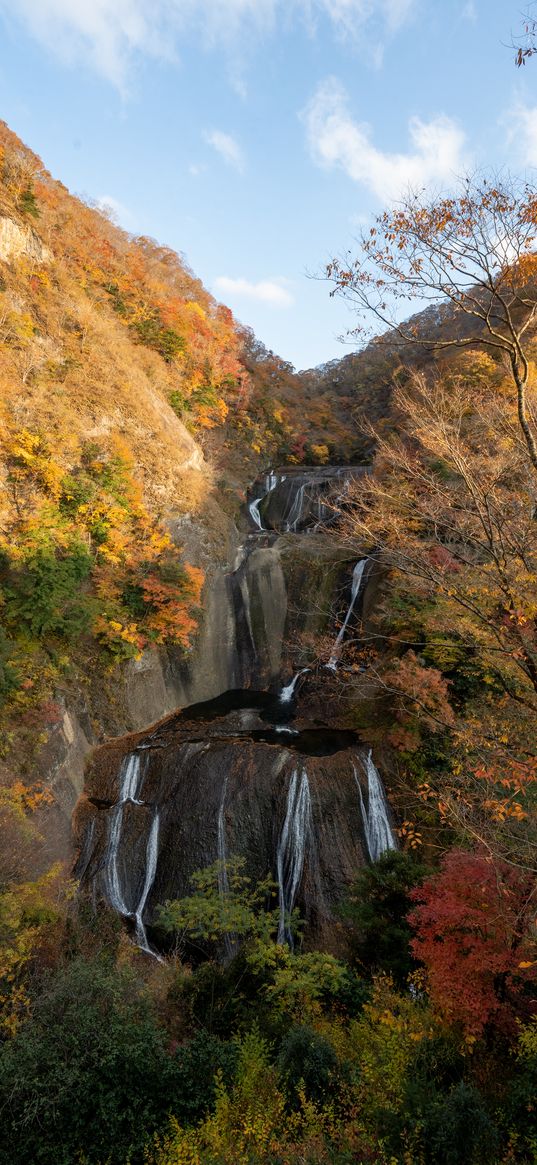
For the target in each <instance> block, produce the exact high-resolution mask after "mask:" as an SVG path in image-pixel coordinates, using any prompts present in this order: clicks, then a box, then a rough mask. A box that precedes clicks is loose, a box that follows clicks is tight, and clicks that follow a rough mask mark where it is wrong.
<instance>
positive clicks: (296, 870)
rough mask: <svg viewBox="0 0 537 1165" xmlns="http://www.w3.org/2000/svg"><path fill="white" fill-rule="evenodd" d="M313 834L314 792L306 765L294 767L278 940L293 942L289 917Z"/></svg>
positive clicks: (279, 861) (282, 847) (281, 846)
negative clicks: (300, 768) (312, 796)
mask: <svg viewBox="0 0 537 1165" xmlns="http://www.w3.org/2000/svg"><path fill="white" fill-rule="evenodd" d="M312 835H313V822H312V813H311V795H310V787H309V781H308V774H307V772H306V770H305V769H302V772H301V773H300V777H299V773H298V769H294V770H293V772H292V774H291V779H290V781H289V789H288V792H287V808H286V814H285V821H284V823H283V829H282V832H281V834H280V839H279V842H278V850H277V855H276V871H277V877H278V905H279V908H280V918H279V923H278V942H279V943H284V942H286V943H288V945H289V946H290V947H292V946H293V935H292V933H291V929H290V927H289V917H290V915H291V912H292V910H293V906H294V904H295V899H296V895H297V892H298V889H299V886H300V882H301V880H302V874H303V871H304V859H305V856H306V849H307V846H308V844H309V843H310V841H311V839H312Z"/></svg>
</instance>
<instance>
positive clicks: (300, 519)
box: [76, 469, 395, 950]
mask: <svg viewBox="0 0 537 1165" xmlns="http://www.w3.org/2000/svg"><path fill="white" fill-rule="evenodd" d="M283 476H285V475H283ZM283 476H282V475H281V474H280V475H279V477H278V475H269V477H268V479H267V481H266V482H265V483H264V486H263V488H264V497H263V498H261V495H258V498H259V500H258V501H254V502H250V505H249V510H250V516H251V517H252V520H253V522H254V524H256V528H257V531H258V533H256V534H250V535H249V537H248V539H247V541H246V542H245V544H244V546H243V547H241V548H240V550H239V552H238V554H237V559H236V562H235V564H234V569H233V570H232V571H230V572H228V573H222V574H221V575H220V576H218V578H217V579H216V583H215V587H214V588H213V591H212V594H211V597H210V602H209V607H208V611H207V613H206V618H205V623H204V629H203V631H202V635H201V637H200V642H199V643H198V645H197V648H196V649H195V651H194V652H193V653H192V657H191V659H190V660H189V661H188V662H186V663H185V664H184V665H183V669H182V673H181V669H179V670H178V671H176V674H175V676H174V683H175V685H176V690H177V691H179V690H180V689H181V686H182V691H183V694H184V697H185V698H184V703H188V702H189V701H188V694H189V693H192V692H194V691H198V692H199V691H200V690H201V692H202V693H203V695H204V696H213V697H214V698H212V699H205V700H203V701H202V702H199V701H198V702H197V703H195V704H189V706H188V707H185V708H184V709H183V711H182V712H177V713H175V714H173V715H171V716H169V717H168V718H167V719H166V720H164V721H161V722H160V723H157V724H156V725H155V726H154V727H153V728H151V729H148V730H146V731H145V732H142V733H138V734H131V735H130V736H125V737H122V738H120V739H118V740H115V741H111V742H110V743H109V744H106V745H104V746H103V747H102V748H100V749H99V750H98V751H97V752H96V753H95V754H94V756H93V759H92V762H91V765H90V767H89V770H88V772H87V777H86V783H85V792H84V796H83V797H82V798H81V800H80V802H79V805H78V808H77V812H76V831H77V840H78V844H79V861H78V866H77V875H78V877H79V878H80V879H81V884H82V887H83V889H84V890H87V891H91V893H92V895H93V899H94V902H95V903H96V904H97V903H99V902H103V903H108V904H109V905H111V906H112V907H113V908H114V909H115V910H116V911H117V912H118V913H119V914H121V915H122V916H123V917H125V918H126V919H129V920H130V925H131V926H132V928H133V929H134V931H135V935H136V940H137V942H138V944H139V945H140V946H141V947H142V949H146V950H147V949H150V948H149V945H148V939H147V934H146V929H145V928H146V926H149V928H150V927H151V922H152V920H153V918H154V912H155V907H156V906H157V904H158V903H160V902H164V901H166V900H167V899H173V898H177V897H181V896H183V895H185V894H188V893H189V892H190V890H191V877H192V874H193V873H194V872H195V871H196V870H199V869H201V868H203V867H205V866H208V865H211V864H212V863H213V862H215V861H216V860H217V859H220V860H221V861H223V862H225V861H226V860H228V859H229V858H230V857H231V856H234V857H242V858H244V860H245V869H246V872H247V874H248V875H249V876H250V877H251V878H253V879H254V880H257V879H261V878H264V877H265V876H266V875H267V874H271V875H272V877H273V878H274V880H275V881H276V882H277V883H278V886H279V905H280V910H281V923H280V931H281V933H280V934H279V938H280V941H282V942H283V941H291V936H290V933H289V931H288V929H287V927H286V923H285V917H284V916H285V915H286V914H287V913H288V912H290V911H291V910H292V909H293V908H294V907H298V908H299V909H300V912H301V914H302V916H303V917H304V918H305V919H306V921H307V922H308V923H309V926H308V932H307V933H308V939H307V941H308V943H310V944H311V945H319V944H321V945H322V946H324V947H327V948H328V949H332V950H338V949H339V947H340V946H341V943H342V941H343V940H342V936H341V926H340V924H339V923H338V920H337V919H338V904H339V903H340V902H341V899H342V898H343V896H344V894H345V892H346V889H347V887H348V886H349V884H350V883H351V881H352V880H353V878H354V877H355V875H356V871H357V869H359V868H360V866H362V865H364V863H365V862H367V861H368V860H370V859H373V858H375V857H377V856H378V855H379V853H380V852H382V851H383V850H384V849H386V848H390V847H391V846H393V845H394V844H395V842H394V835H393V832H392V826H391V823H390V813H389V810H388V806H387V804H386V800H385V796H384V791H383V788H382V783H381V781H380V778H379V775H378V773H377V770H376V768H375V765H374V763H373V759H372V757H371V754H370V753H369V750H368V749H367V747H365V746H364V744H363V743H362V742H361V741H360V739H359V738H358V736H357V735H356V734H355V733H353V732H350V731H345V730H341V729H337V728H334V727H331V726H330V720H331V719H333V720H334V722H335V723H337V717H336V716H335V715H333V714H334V712H335V709H334V707H333V706H331V705H333V699H332V693H334V691H335V687H334V684H333V674H334V672H335V671H336V669H337V666H338V663H339V654H340V652H341V651H342V650H343V648H344V638H345V635H346V633H347V627H348V626H349V627H350V626H351V624H352V622H353V620H354V619H355V616H356V613H357V611H358V610H359V609H360V604H361V603H362V602H363V590H364V588H365V585H366V582H367V575H368V564H366V563H365V561H362V562H361V563H359V564H357V565H355V566H354V570H353V568H352V564H350V565H349V564H348V563H345V562H344V561H343V562H340V561H338V554H337V550H336V553H335V556H334V559H335V561H333V562H332V563H331V565H330V569H329V568H328V563H327V562H326V561H324V560H323V558H322V554H321V559H320V562H319V563H318V564H317V566H318V569H315V568H314V563H315V558H316V553H317V552H316V550H315V546H314V541H315V540H314V539H309V538H306V537H304V532H305V531H307V530H311V529H312V526H313V525H316V524H317V523H318V521H319V515H320V513H321V511H322V507H323V506H324V505H325V500H324V499H325V498H330V514H331V515H332V514H333V512H334V511H333V506H334V499H335V498H336V497H337V492H336V491H338V490H339V491H341V489H342V488H343V484H344V481H345V480H348V472H347V478H346V479H345V473H344V471H340V470H339V469H338V470H337V471H331V472H330V471H329V470H328V469H325V470H322V471H319V470H315V471H311V473H310V472H309V471H308V473H306V472H304V471H300V472H297V471H295V470H292V471H291V472H290V473H289V476H288V479H287V480H288V481H289V483H290V485H288V486H286V489H285V490H284V489H283V485H285V484H286V483H285V482H284V481H283ZM277 477H278V480H275V478H277ZM313 478H314V479H315V480H314V482H313V484H312V480H313ZM278 490H279V491H280V496H279V498H278ZM308 491H309V492H308ZM252 506H253V513H252ZM277 511H279V516H277ZM270 512H271V513H272V515H273V520H274V522H275V524H276V523H277V522H278V523H279V525H280V528H282V529H283V528H285V526H287V527H288V532H289V534H291V533H293V534H294V536H293V538H292V539H289V537H287V538H283V539H282V538H281V537H280V536H279V535H277V534H275V533H273V534H270V533H268V532H267V531H266V529H265V525H264V523H265V521H267V520H268V518H267V515H268V514H269V513H270ZM286 515H287V516H286ZM299 531H300V532H299ZM306 547H307V551H306ZM282 551H285V553H284V554H283V555H282ZM312 552H313V553H312ZM323 553H326V548H325V550H324V552H323ZM293 559H295V563H296V561H299V566H298V568H297V567H296V565H295V567H294V569H293ZM282 561H283V567H282ZM342 575H343V577H344V583H343V590H341V588H342ZM291 578H292V589H293V591H294V592H295V598H294V599H293V609H292V610H291V611H289V609H288V595H287V591H288V588H287V585H286V582H287V581H290V580H291ZM321 578H322V580H323V581H324V590H326V594H325V595H324V598H323V602H321V601H320V600H321V590H322V588H321ZM310 587H311V589H312V593H311V605H312V607H315V610H316V622H315V624H310V625H311V626H314V627H315V630H317V628H319V629H320V626H321V622H322V621H323V620H324V621H325V627H323V630H326V620H327V616H328V614H329V609H330V603H331V602H334V601H336V602H338V606H340V605H341V598H342V597H344V602H343V606H344V608H345V609H344V610H343V611H342V619H341V624H340V629H339V631H338V630H337V628H332V630H333V635H334V652H333V655H332V657H331V660H330V665H329V670H327V669H326V668H319V666H315V667H313V670H312V669H311V668H307V669H300V674H299V675H297V676H296V677H294V678H293V679H292V680H290V679H289V677H288V676H287V675H286V678H285V680H284V678H283V677H282V656H283V652H284V649H285V644H286V640H287V642H288V643H289V641H290V640H292V636H293V625H294V624H296V625H297V626H302V627H305V628H306V627H307V626H308V615H307V609H308V605H309V603H310V590H309V588H310ZM340 592H341V593H340ZM299 594H300V596H301V600H302V614H301V615H300V619H299V622H298V623H296V613H295V608H296V607H297V606H298V595H299ZM304 612H305V614H304ZM308 690H309V691H310V696H309V697H308ZM308 705H309V707H310V708H313V707H315V708H316V712H315V715H316V716H317V717H318V718H317V719H315V720H313V719H310V720H308V719H307V718H306V717H307V716H308V711H307V709H308ZM320 709H322V710H321V711H320ZM297 710H299V712H300V716H301V719H300V720H296V721H295V720H294V715H295V713H296V712H297ZM309 715H310V716H311V715H312V713H311V712H310V713H309ZM319 716H320V717H322V718H319Z"/></svg>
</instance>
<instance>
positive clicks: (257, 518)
mask: <svg viewBox="0 0 537 1165" xmlns="http://www.w3.org/2000/svg"><path fill="white" fill-rule="evenodd" d="M282 481H285V474H281V475H279V474H277V473H274V472H273V471H272V470H270V471H269V473H267V475H266V477H265V492H264V493H262V494H261V496H260V497H259V498H255V499H254V501H253V502H250V503H249V505H248V513H249V515H250V517H251V519H252V521H253V522H254V524H255V526H256V528H257V529H258V530H264V529H265V527H264V525H263V519H262V517H261V513H260V510H259V507H260V505H261V502H263V501H264V500H265V498H266V497H268V495H269V494H271V493H272V491H273V489H276V486H277V485H279V484H280V482H282Z"/></svg>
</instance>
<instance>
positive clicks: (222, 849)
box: [217, 773, 235, 959]
mask: <svg viewBox="0 0 537 1165" xmlns="http://www.w3.org/2000/svg"><path fill="white" fill-rule="evenodd" d="M226 793H227V773H226V775H225V777H224V783H223V785H222V796H221V797H220V805H219V807H218V826H217V839H218V842H217V844H218V863H219V865H218V894H219V897H220V901H221V902H223V900H224V897H225V895H226V894H229V878H228V873H227V846H226V823H225V820H224V809H225V805H226ZM224 950H225V952H226V957H227V958H228V959H231V958H233V954H234V952H235V943H234V941H233V939H232V937H231V935H230V934H226V935H225V936H224Z"/></svg>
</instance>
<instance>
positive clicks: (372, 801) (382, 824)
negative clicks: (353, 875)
mask: <svg viewBox="0 0 537 1165" xmlns="http://www.w3.org/2000/svg"><path fill="white" fill-rule="evenodd" d="M360 759H361V763H362V764H363V765H364V767H365V771H366V773H367V793H368V795H367V813H366V810H365V805H364V798H363V794H362V786H361V784H360V779H359V777H358V773H357V771H356V769H355V767H354V765H353V771H354V779H355V781H356V784H357V787H358V796H359V798H360V809H361V811H362V820H363V823H364V833H365V840H366V843H367V849H368V852H369V857H370V859H371V861H372V862H376V861H378V859H379V858H380V856H381V854H383V853H386V851H387V850H389V849H397V843H396V841H395V837H394V835H393V830H392V827H391V825H390V819H389V816H388V802H387V800H386V794H385V792H384V786H383V784H382V781H381V779H380V775H379V772H378V769H377V767H376V765H375V763H374V761H373V754H372V751H371V749H370V750H369V752H368V754H367V757H366V760H365V761H364V760H363V758H360Z"/></svg>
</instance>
